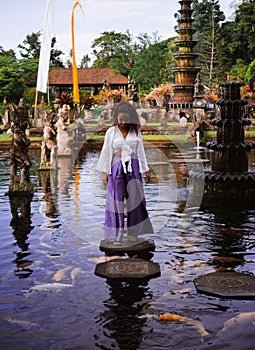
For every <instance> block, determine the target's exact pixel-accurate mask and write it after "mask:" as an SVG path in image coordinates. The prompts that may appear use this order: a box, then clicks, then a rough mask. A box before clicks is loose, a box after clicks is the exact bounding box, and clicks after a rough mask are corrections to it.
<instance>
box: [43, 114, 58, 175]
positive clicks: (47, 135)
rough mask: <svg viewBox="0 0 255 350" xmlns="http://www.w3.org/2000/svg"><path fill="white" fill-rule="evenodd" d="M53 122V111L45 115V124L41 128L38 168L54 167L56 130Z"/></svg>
mask: <svg viewBox="0 0 255 350" xmlns="http://www.w3.org/2000/svg"><path fill="white" fill-rule="evenodd" d="M54 122H55V113H54V112H53V111H49V112H48V113H47V116H46V123H45V126H44V128H43V140H42V146H41V164H40V167H50V168H55V167H56V155H57V130H56V128H55V126H54Z"/></svg>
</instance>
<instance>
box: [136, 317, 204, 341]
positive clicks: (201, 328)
mask: <svg viewBox="0 0 255 350" xmlns="http://www.w3.org/2000/svg"><path fill="white" fill-rule="evenodd" d="M139 318H140V319H141V318H157V319H158V320H160V321H170V322H173V323H181V322H183V323H185V324H186V325H187V326H192V327H194V328H196V330H197V331H198V332H199V334H200V335H201V337H202V338H201V341H202V342H203V337H204V336H205V335H209V333H208V332H207V330H206V329H205V327H204V326H203V324H202V323H201V322H200V321H198V320H195V319H194V318H191V317H186V316H181V315H176V314H169V313H166V314H159V315H158V316H157V315H152V314H145V315H142V316H139Z"/></svg>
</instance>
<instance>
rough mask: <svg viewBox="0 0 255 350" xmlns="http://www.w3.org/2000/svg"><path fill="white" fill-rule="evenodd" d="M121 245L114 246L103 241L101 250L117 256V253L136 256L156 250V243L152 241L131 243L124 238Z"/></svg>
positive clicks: (139, 240) (142, 240)
mask: <svg viewBox="0 0 255 350" xmlns="http://www.w3.org/2000/svg"><path fill="white" fill-rule="evenodd" d="M121 243H122V244H121V245H114V244H113V243H111V242H108V241H105V240H103V241H101V242H100V246H99V249H100V250H101V251H102V252H105V253H107V254H113V255H116V253H127V254H128V255H129V254H130V255H135V254H139V253H147V252H151V251H154V250H155V243H154V241H153V240H152V239H148V240H145V239H142V238H138V239H137V240H135V241H129V240H127V239H126V238H124V239H123V240H122V242H121Z"/></svg>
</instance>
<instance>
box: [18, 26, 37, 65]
mask: <svg viewBox="0 0 255 350" xmlns="http://www.w3.org/2000/svg"><path fill="white" fill-rule="evenodd" d="M40 36H41V32H40V31H39V32H37V33H32V34H30V35H27V36H26V39H25V40H23V44H19V45H18V48H20V49H21V51H20V55H21V57H23V58H27V59H29V58H37V59H39V56H40V48H41V42H40Z"/></svg>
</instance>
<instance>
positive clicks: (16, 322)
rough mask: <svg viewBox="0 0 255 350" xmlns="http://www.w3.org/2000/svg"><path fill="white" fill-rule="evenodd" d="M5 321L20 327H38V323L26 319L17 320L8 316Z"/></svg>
mask: <svg viewBox="0 0 255 350" xmlns="http://www.w3.org/2000/svg"><path fill="white" fill-rule="evenodd" d="M6 321H7V322H8V323H10V324H12V325H14V326H18V327H20V328H22V329H26V330H27V329H31V328H35V327H40V325H39V324H38V323H35V322H31V321H26V320H18V319H16V318H8V319H6Z"/></svg>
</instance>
